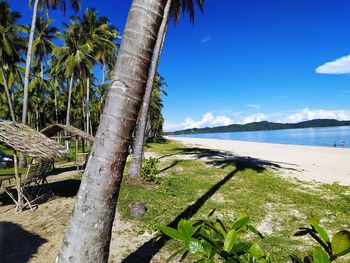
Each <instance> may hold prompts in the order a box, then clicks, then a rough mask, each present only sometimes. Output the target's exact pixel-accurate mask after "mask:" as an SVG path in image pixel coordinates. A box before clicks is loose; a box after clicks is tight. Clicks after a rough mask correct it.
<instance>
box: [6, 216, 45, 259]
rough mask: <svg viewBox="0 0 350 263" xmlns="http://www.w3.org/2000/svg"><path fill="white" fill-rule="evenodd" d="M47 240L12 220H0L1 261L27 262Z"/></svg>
mask: <svg viewBox="0 0 350 263" xmlns="http://www.w3.org/2000/svg"><path fill="white" fill-rule="evenodd" d="M46 242H47V240H46V239H44V238H42V237H40V236H38V235H35V234H33V233H30V232H28V231H26V230H24V229H23V228H22V227H21V226H19V225H17V224H14V223H11V222H6V221H4V222H0V261H1V262H2V263H14V262H16V263H26V262H28V261H29V259H30V258H31V257H32V255H34V254H35V253H37V251H38V248H39V247H40V246H41V245H42V244H44V243H46Z"/></svg>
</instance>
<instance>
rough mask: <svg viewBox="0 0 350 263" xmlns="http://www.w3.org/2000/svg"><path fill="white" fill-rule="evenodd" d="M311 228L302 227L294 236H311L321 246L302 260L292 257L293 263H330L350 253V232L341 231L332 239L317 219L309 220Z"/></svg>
mask: <svg viewBox="0 0 350 263" xmlns="http://www.w3.org/2000/svg"><path fill="white" fill-rule="evenodd" d="M308 223H309V224H310V226H311V228H307V227H300V228H299V231H298V232H296V233H295V234H294V236H304V235H310V236H311V237H312V238H313V239H314V240H316V242H317V243H318V244H319V246H316V247H314V249H313V251H312V255H308V256H306V257H304V259H303V260H302V259H300V258H299V257H297V256H296V255H290V257H291V259H292V262H293V263H303V262H305V263H307V262H314V263H328V262H331V261H333V260H335V259H337V258H339V257H341V256H344V255H345V254H347V253H349V252H350V232H349V231H347V230H340V231H338V232H337V233H335V234H334V235H333V237H332V239H330V238H329V235H328V234H327V232H326V231H325V229H324V228H323V227H321V226H320V225H319V223H320V220H319V219H318V218H316V217H312V218H310V219H309V221H308Z"/></svg>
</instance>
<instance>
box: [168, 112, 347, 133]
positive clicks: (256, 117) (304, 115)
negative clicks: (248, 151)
mask: <svg viewBox="0 0 350 263" xmlns="http://www.w3.org/2000/svg"><path fill="white" fill-rule="evenodd" d="M238 117H239V118H240V119H238V120H236V121H234V120H233V119H232V118H230V117H229V116H227V115H214V114H213V113H212V112H207V113H205V114H203V115H202V117H201V118H200V119H199V120H194V119H193V118H191V117H187V118H185V120H184V121H182V122H180V123H170V122H168V121H165V124H164V130H165V131H176V130H185V129H193V128H205V127H215V126H226V125H230V124H247V123H251V122H260V121H271V122H280V123H296V122H302V121H309V120H313V119H336V120H339V121H344V120H350V110H323V109H309V108H304V109H301V110H295V111H289V112H279V113H270V114H265V113H254V114H251V115H248V116H244V114H240V115H239V116H238V115H236V116H235V118H238Z"/></svg>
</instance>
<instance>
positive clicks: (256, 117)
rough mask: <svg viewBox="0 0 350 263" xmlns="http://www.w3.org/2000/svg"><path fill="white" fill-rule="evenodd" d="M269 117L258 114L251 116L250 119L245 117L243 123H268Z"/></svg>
mask: <svg viewBox="0 0 350 263" xmlns="http://www.w3.org/2000/svg"><path fill="white" fill-rule="evenodd" d="M266 120H267V117H266V115H265V114H263V113H256V114H253V115H250V116H248V117H245V118H244V119H243V121H242V124H247V123H251V122H259V121H266Z"/></svg>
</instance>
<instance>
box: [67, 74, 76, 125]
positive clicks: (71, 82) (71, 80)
mask: <svg viewBox="0 0 350 263" xmlns="http://www.w3.org/2000/svg"><path fill="white" fill-rule="evenodd" d="M73 80H74V75H73V74H72V76H71V77H70V81H69V90H68V102H67V115H66V124H67V125H70V108H71V104H72V89H73Z"/></svg>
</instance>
